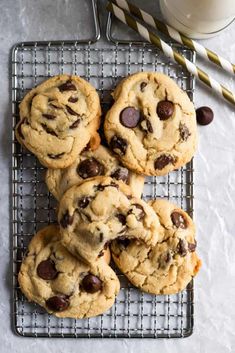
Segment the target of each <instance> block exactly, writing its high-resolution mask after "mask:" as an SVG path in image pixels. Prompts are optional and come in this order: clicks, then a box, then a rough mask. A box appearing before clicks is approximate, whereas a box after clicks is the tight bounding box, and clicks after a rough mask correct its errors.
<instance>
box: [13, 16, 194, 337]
mask: <svg viewBox="0 0 235 353" xmlns="http://www.w3.org/2000/svg"><path fill="white" fill-rule="evenodd" d="M109 20H110V19H109ZM177 50H179V51H180V52H181V53H183V55H185V56H186V57H187V58H188V59H190V60H191V61H193V60H194V54H193V53H192V52H191V51H190V50H187V49H183V48H181V47H179V46H178V47H177ZM12 68H13V69H12V113H13V128H14V126H15V124H16V122H17V121H18V119H19V115H18V105H19V103H20V101H21V100H22V98H23V97H24V95H25V94H26V93H27V92H28V91H29V90H30V89H31V88H32V87H35V86H36V85H38V84H39V83H40V82H42V81H43V80H45V79H47V78H48V77H51V76H53V75H57V74H61V73H68V74H75V75H80V76H82V77H84V78H85V79H87V80H88V81H90V83H91V84H92V85H94V86H95V87H96V89H97V91H98V92H99V94H100V98H101V102H102V107H103V111H104V112H105V111H106V110H107V109H108V108H109V106H110V104H111V96H110V92H111V91H112V90H113V88H114V87H115V86H116V84H117V83H118V82H119V81H120V79H122V78H123V77H125V76H127V75H129V74H131V73H134V72H137V71H143V70H149V71H160V72H163V73H165V74H167V75H169V76H170V77H171V78H173V79H174V80H175V81H176V82H177V83H178V84H179V86H180V87H182V89H184V90H185V91H186V92H187V93H188V95H189V96H190V98H191V99H192V98H193V91H194V80H193V78H192V76H191V75H190V74H189V73H187V72H185V71H184V70H183V69H182V68H181V67H180V66H179V65H177V64H173V63H170V62H169V61H168V60H167V59H166V58H164V57H163V56H162V55H161V54H160V53H159V52H158V51H157V50H156V49H154V48H152V47H151V46H148V45H146V44H144V43H142V44H141V43H138V44H135V43H124V42H122V43H120V42H115V43H112V44H111V43H109V44H107V46H105V47H103V48H100V47H98V46H97V45H96V44H92V43H91V41H90V42H89V43H85V42H41V43H21V44H18V45H16V46H15V47H14V49H13V57H12ZM12 169H13V174H12V177H13V188H12V195H13V204H12V206H13V219H12V222H13V234H12V236H13V288H14V295H13V302H14V303H13V321H14V328H15V330H16V332H17V333H18V334H20V335H22V336H33V337H87V338H91V337H129V338H131V337H133V338H138V337H142V338H143V337H148V338H150V337H151V338H159V337H166V338H170V337H186V336H189V335H190V334H191V333H192V330H193V283H192V282H191V283H190V284H189V285H188V287H187V289H186V290H184V291H183V292H181V293H179V294H177V295H170V296H169V295H166V296H152V295H148V294H145V293H141V292H140V291H138V290H137V289H135V288H133V287H132V286H131V285H130V284H129V283H128V281H127V280H126V279H125V277H124V276H123V275H122V274H121V273H118V276H119V279H120V282H121V290H120V294H119V295H118V297H117V299H116V302H115V304H114V305H113V307H112V308H111V309H110V310H109V311H108V312H107V313H105V314H103V315H101V316H99V317H95V318H90V319H82V320H74V319H58V318H56V317H54V316H53V315H49V314H47V313H46V312H45V311H44V309H42V308H41V307H39V306H38V305H36V304H32V303H28V302H27V300H26V298H25V297H24V296H23V294H22V293H21V291H20V288H19V285H18V282H17V274H18V271H19V267H20V264H21V261H22V258H23V255H24V253H25V251H26V249H27V245H28V243H29V241H30V239H31V238H32V236H33V235H34V234H35V233H36V232H37V231H38V230H39V229H41V228H42V227H44V226H46V225H47V224H49V223H51V222H54V221H55V220H56V216H55V209H56V202H55V200H54V198H53V196H52V195H50V193H49V192H48V190H47V188H46V185H45V183H44V173H45V169H44V167H42V166H41V165H40V163H39V162H38V160H37V159H36V158H35V157H34V156H33V155H32V154H31V153H29V152H28V151H27V150H25V149H24V148H23V147H21V146H20V145H19V144H18V143H17V141H16V140H15V135H14V130H13V156H12ZM143 197H144V198H145V199H146V200H149V199H153V198H154V199H155V198H158V197H165V198H167V199H169V200H171V201H173V202H175V203H177V204H179V205H180V206H181V207H182V208H184V209H185V210H187V211H188V212H189V214H191V215H192V212H193V165H192V162H191V163H189V164H188V165H187V166H186V167H184V168H181V169H180V170H177V171H174V172H172V173H170V174H169V175H168V176H165V177H158V178H155V177H151V178H150V177H149V178H146V182H145V189H144V193H143Z"/></svg>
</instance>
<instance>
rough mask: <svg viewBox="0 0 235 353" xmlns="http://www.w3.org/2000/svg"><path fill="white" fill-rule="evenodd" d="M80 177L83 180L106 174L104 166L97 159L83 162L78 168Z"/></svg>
mask: <svg viewBox="0 0 235 353" xmlns="http://www.w3.org/2000/svg"><path fill="white" fill-rule="evenodd" d="M77 173H78V175H79V176H80V177H81V178H83V179H87V178H91V177H94V176H97V175H103V174H104V166H103V165H102V164H101V163H100V162H98V161H97V160H96V159H95V158H89V159H85V160H84V161H82V162H81V163H80V164H79V165H78V167H77Z"/></svg>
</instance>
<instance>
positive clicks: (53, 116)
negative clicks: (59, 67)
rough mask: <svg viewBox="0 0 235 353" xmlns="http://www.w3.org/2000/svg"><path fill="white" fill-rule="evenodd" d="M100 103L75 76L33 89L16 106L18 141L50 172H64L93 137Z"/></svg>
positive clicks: (85, 83)
mask: <svg viewBox="0 0 235 353" xmlns="http://www.w3.org/2000/svg"><path fill="white" fill-rule="evenodd" d="M100 115H101V108H100V101H99V96H98V94H97V92H96V90H95V88H94V87H92V86H91V85H90V83H88V82H87V81H85V80H84V79H82V78H81V77H78V76H69V75H59V76H55V77H52V78H50V79H48V80H47V81H45V82H43V83H41V84H40V85H39V86H37V87H36V88H33V89H32V90H31V91H30V92H29V93H28V94H26V96H25V97H24V99H23V100H22V102H21V104H20V121H19V123H18V124H17V126H16V137H17V139H18V141H19V142H20V143H21V144H23V145H24V146H25V147H27V148H28V149H29V150H30V151H31V152H32V153H34V154H35V155H36V156H37V157H38V159H39V160H40V162H41V163H42V164H43V165H45V166H46V167H50V168H66V167H67V166H69V165H70V164H72V163H73V162H74V160H75V159H76V158H77V155H78V154H79V153H80V152H81V151H82V150H83V149H84V148H85V147H86V145H87V144H88V142H89V141H90V139H91V138H92V136H94V135H95V133H96V130H97V129H98V127H99V123H100Z"/></svg>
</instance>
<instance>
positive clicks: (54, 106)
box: [50, 103, 63, 109]
mask: <svg viewBox="0 0 235 353" xmlns="http://www.w3.org/2000/svg"><path fill="white" fill-rule="evenodd" d="M50 107H52V108H54V109H63V108H61V107H58V106H57V105H55V104H53V103H50Z"/></svg>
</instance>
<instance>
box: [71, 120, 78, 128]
mask: <svg viewBox="0 0 235 353" xmlns="http://www.w3.org/2000/svg"><path fill="white" fill-rule="evenodd" d="M79 124H80V119H77V120H76V121H74V123H72V125H70V127H69V128H70V129H76V128H77V127H78V125H79Z"/></svg>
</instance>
